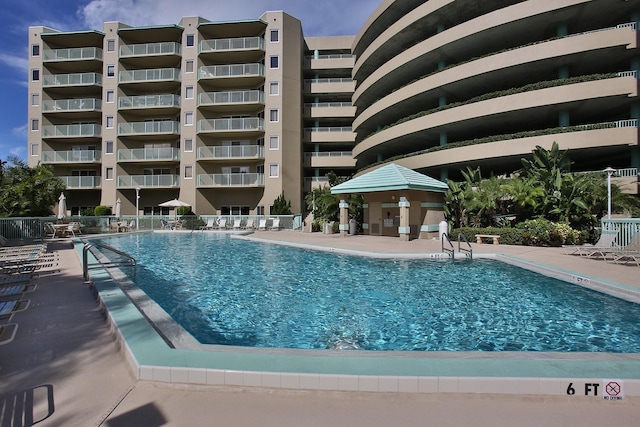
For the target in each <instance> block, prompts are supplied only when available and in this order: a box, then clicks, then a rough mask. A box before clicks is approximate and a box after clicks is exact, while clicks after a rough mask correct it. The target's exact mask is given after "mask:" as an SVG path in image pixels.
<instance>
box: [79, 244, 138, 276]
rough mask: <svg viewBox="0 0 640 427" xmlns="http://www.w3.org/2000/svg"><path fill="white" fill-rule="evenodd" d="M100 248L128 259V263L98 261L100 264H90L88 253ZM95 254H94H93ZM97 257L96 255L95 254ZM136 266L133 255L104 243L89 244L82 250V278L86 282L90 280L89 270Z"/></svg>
mask: <svg viewBox="0 0 640 427" xmlns="http://www.w3.org/2000/svg"><path fill="white" fill-rule="evenodd" d="M94 246H95V247H99V248H102V249H107V250H109V251H111V252H114V253H116V254H118V255H120V256H122V257H124V258H126V261H115V262H100V261H98V264H91V265H90V264H89V256H88V252H89V251H90V250H91V248H92V247H94ZM92 253H93V252H92ZM94 255H95V254H94ZM135 266H136V259H135V258H134V257H132V256H131V255H129V254H127V253H125V252H122V251H120V250H118V249H116V248H114V247H112V246H109V245H106V244H104V243H98V242H88V243H85V244H84V247H83V248H82V276H83V277H84V280H89V270H92V269H96V268H108V267H135ZM133 271H134V274H135V269H134V270H133Z"/></svg>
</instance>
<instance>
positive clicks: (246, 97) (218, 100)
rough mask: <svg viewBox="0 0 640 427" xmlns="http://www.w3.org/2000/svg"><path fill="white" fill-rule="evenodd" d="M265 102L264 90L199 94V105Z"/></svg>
mask: <svg viewBox="0 0 640 427" xmlns="http://www.w3.org/2000/svg"><path fill="white" fill-rule="evenodd" d="M228 104H264V92H262V91H260V90H236V91H228V92H207V93H201V94H200V95H199V96H198V105H228Z"/></svg>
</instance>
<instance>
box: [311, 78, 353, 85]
mask: <svg viewBox="0 0 640 427" xmlns="http://www.w3.org/2000/svg"><path fill="white" fill-rule="evenodd" d="M304 83H305V84H307V85H310V84H316V83H353V79H352V78H351V77H329V78H322V79H305V81H304Z"/></svg>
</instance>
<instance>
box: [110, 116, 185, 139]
mask: <svg viewBox="0 0 640 427" xmlns="http://www.w3.org/2000/svg"><path fill="white" fill-rule="evenodd" d="M162 134H164V135H178V134H180V122H176V121H171V120H165V121H149V122H130V123H119V124H118V136H141V135H162Z"/></svg>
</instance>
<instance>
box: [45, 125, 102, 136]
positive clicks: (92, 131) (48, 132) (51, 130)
mask: <svg viewBox="0 0 640 427" xmlns="http://www.w3.org/2000/svg"><path fill="white" fill-rule="evenodd" d="M100 134H101V128H100V125H98V124H76V125H53V126H43V127H42V137H43V138H93V137H99V136H100Z"/></svg>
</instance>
